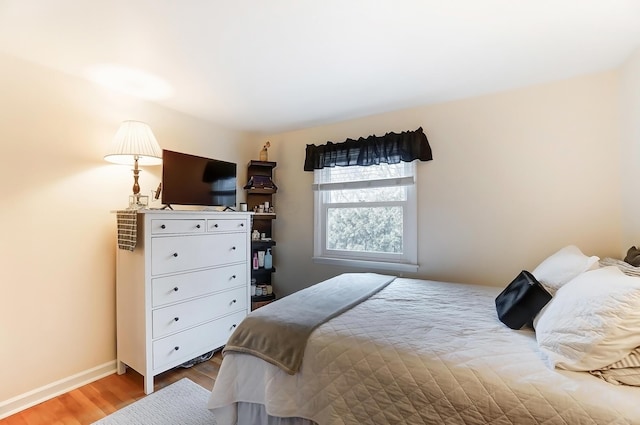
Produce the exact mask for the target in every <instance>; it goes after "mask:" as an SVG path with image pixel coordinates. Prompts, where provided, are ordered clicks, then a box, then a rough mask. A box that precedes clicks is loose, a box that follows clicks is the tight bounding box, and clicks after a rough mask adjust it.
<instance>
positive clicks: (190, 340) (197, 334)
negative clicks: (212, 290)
mask: <svg viewBox="0 0 640 425" xmlns="http://www.w3.org/2000/svg"><path fill="white" fill-rule="evenodd" d="M246 315H247V312H246V311H241V312H238V313H234V314H231V315H229V316H225V317H221V318H220V319H218V320H214V321H212V322H208V323H205V324H202V325H200V326H197V327H195V328H191V329H188V330H186V331H184V332H180V333H178V334H175V335H171V336H168V337H166V338H161V339H159V340H157V341H154V342H153V368H154V369H160V368H166V367H167V366H168V367H172V366H177V365H179V364H181V363H184V362H185V361H187V360H191V359H192V358H194V357H196V356H199V355H201V354H204V353H206V352H207V351H211V350H214V349H216V348H219V347H222V346H223V345H225V344H226V343H227V340H228V339H229V337H230V336H231V334H232V333H233V331H234V330H235V328H236V326H238V324H240V322H241V321H242V319H244V318H245V316H246Z"/></svg>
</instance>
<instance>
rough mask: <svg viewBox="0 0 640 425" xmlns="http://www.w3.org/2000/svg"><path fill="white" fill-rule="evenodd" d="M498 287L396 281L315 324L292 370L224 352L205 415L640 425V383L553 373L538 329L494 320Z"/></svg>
mask: <svg viewBox="0 0 640 425" xmlns="http://www.w3.org/2000/svg"><path fill="white" fill-rule="evenodd" d="M500 289H501V288H489V287H481V286H475V285H463V284H452V283H442V282H433V281H424V280H414V279H403V278H398V279H396V280H395V281H394V282H392V283H391V284H390V285H389V286H388V287H387V288H385V289H383V290H382V291H380V292H379V293H378V294H376V295H374V296H372V297H371V298H370V299H368V300H366V301H365V302H363V303H361V304H360V305H358V306H356V307H354V308H352V309H351V310H349V311H347V312H345V313H343V314H342V315H340V316H338V317H336V318H334V319H332V320H330V321H329V322H327V323H325V324H324V325H322V326H320V327H319V328H318V329H316V330H315V331H314V332H313V333H312V335H311V339H310V340H309V343H308V345H307V348H306V351H305V357H304V360H303V363H302V368H301V370H300V372H299V373H298V374H296V375H288V374H287V373H285V372H283V371H282V370H280V369H278V368H277V367H276V366H273V365H271V364H268V363H266V362H264V361H262V360H260V359H258V358H255V357H253V356H250V355H247V354H233V353H230V354H228V355H226V356H225V358H224V360H223V363H222V367H221V369H220V373H219V375H218V378H217V380H216V383H215V386H214V388H213V391H212V394H211V397H210V400H209V408H211V409H212V410H213V411H214V413H215V414H216V417H217V422H218V425H225V424H234V423H235V417H234V415H235V413H234V412H235V410H234V409H235V407H234V403H235V402H237V401H245V402H253V403H260V404H264V405H265V406H266V408H267V412H269V414H271V415H274V416H281V417H292V416H293V417H303V418H307V419H311V420H313V421H315V422H317V423H318V424H320V425H342V424H353V425H355V424H598V425H603V424H640V388H637V387H626V386H616V385H612V384H609V383H607V382H604V381H602V380H600V379H598V378H596V377H594V376H591V375H589V374H588V373H584V372H570V371H561V370H551V369H548V368H547V367H546V366H545V363H544V361H543V358H542V355H541V353H540V352H539V350H538V348H537V345H536V339H535V335H534V334H533V331H531V330H521V331H513V330H511V329H509V328H507V327H506V326H504V325H503V324H502V323H500V322H499V321H498V319H497V316H496V313H495V304H494V298H495V296H496V295H497V293H498V292H499V291H500ZM240 425H247V424H240Z"/></svg>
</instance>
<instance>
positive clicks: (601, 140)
mask: <svg viewBox="0 0 640 425" xmlns="http://www.w3.org/2000/svg"><path fill="white" fill-rule="evenodd" d="M420 126H422V127H423V128H424V130H425V132H426V134H427V136H428V138H429V140H430V143H431V146H432V148H433V155H434V160H433V161H431V162H427V163H420V164H419V166H418V173H419V176H418V184H419V186H418V204H419V214H418V216H419V224H418V229H417V231H418V240H419V244H418V256H419V261H418V262H419V264H420V268H419V271H418V273H416V274H415V275H410V276H419V277H423V278H432V279H441V280H449V281H464V282H474V283H480V284H489V285H497V286H503V285H505V284H506V283H508V281H509V280H510V279H511V278H513V277H514V276H515V275H516V273H517V272H518V271H520V270H521V269H533V268H534V267H535V266H536V265H537V264H538V263H539V262H540V261H541V260H542V259H544V258H545V257H546V256H548V255H549V254H551V253H553V252H554V251H555V250H557V249H559V248H561V247H563V246H564V245H567V244H577V245H578V246H579V247H580V248H581V249H583V250H584V251H585V252H586V253H589V254H595V255H599V256H607V255H616V254H619V251H620V244H621V226H620V214H621V202H620V188H619V186H620V185H619V181H620V173H619V164H620V150H619V142H618V139H619V130H618V128H619V127H618V103H617V74H616V73H615V72H608V73H603V74H598V75H592V76H587V77H582V78H576V79H572V80H568V81H561V82H556V83H553V84H547V85H542V86H537V87H531V88H527V89H522V90H514V91H509V92H505V93H498V94H493V95H488V96H483V97H477V98H473V99H467V100H461V101H456V102H450V103H446V104H439V105H434V106H425V107H420V108H415V109H409V110H404V111H399V112H395V113H388V114H382V115H378V116H372V117H367V118H363V119H358V120H352V121H348V122H343V123H339V124H334V125H328V126H322V127H315V128H309V129H305V130H300V131H295V132H289V133H285V134H277V135H272V136H270V137H269V140H270V141H271V143H272V146H273V147H272V152H271V159H272V160H275V161H277V162H278V166H277V168H276V182H277V183H278V184H279V187H280V189H279V190H278V193H277V195H276V200H275V202H274V204H275V205H276V207H278V210H277V212H278V218H277V220H276V222H275V226H276V227H275V236H276V239H277V242H278V245H277V247H276V250H275V254H276V255H275V256H274V262H275V264H276V266H277V270H278V271H277V273H276V274H275V275H274V278H275V282H276V285H277V288H278V290H279V291H280V292H281V293H283V294H286V293H291V292H293V291H296V290H298V289H300V288H303V287H306V286H308V285H310V284H312V283H314V282H317V281H319V280H321V279H324V278H326V277H329V276H332V275H334V274H336V273H338V272H341V271H358V270H357V269H346V268H344V269H340V268H337V267H329V266H325V265H319V264H314V263H313V262H312V261H311V256H312V249H313V246H312V232H313V198H312V193H311V189H310V187H311V183H312V177H313V176H312V173H305V172H303V171H302V166H303V162H304V150H305V146H306V144H322V143H325V142H326V141H334V142H340V141H343V140H344V139H346V138H348V137H350V138H357V137H360V136H368V135H370V134H378V135H381V134H384V133H385V132H388V131H402V130H414V129H416V128H418V127H420Z"/></svg>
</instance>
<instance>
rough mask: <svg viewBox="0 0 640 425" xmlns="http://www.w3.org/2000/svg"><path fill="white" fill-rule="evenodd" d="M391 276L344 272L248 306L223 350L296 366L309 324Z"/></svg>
mask: <svg viewBox="0 0 640 425" xmlns="http://www.w3.org/2000/svg"><path fill="white" fill-rule="evenodd" d="M394 279H395V277H394V276H386V275H379V274H375V273H346V274H342V275H339V276H336V277H334V278H331V279H329V280H325V281H324V282H320V283H318V284H316V285H313V286H311V287H309V288H306V289H303V290H301V291H298V292H296V293H294V294H291V295H289V296H287V297H285V298H282V299H280V300H277V301H276V302H273V303H271V304H268V305H266V306H264V307H262V308H259V309H257V310H255V311H253V312H251V313H250V314H249V315H248V316H247V317H246V318H245V319H244V320H243V321H242V322H241V323H240V325H238V328H236V330H235V332H234V333H233V334H232V335H231V338H229V341H228V342H227V345H226V346H225V348H224V350H223V353H227V352H230V351H233V352H238V353H247V354H252V355H254V356H257V357H259V358H261V359H263V360H265V361H267V362H269V363H272V364H274V365H276V366H278V367H280V368H281V369H283V370H284V371H286V372H287V373H289V374H290V375H293V374H295V373H296V372H298V370H299V369H300V365H301V364H302V357H303V355H304V350H305V348H306V346H307V340H308V338H309V335H310V334H311V332H313V330H314V329H315V328H317V327H318V326H320V325H321V324H323V323H325V322H327V321H328V320H330V319H332V318H333V317H336V316H337V315H339V314H341V313H343V312H345V311H347V310H348V309H350V308H352V307H353V306H355V305H357V304H359V303H360V302H362V301H364V300H365V299H367V298H369V297H370V296H371V295H373V294H375V293H376V292H378V291H380V290H381V289H382V288H384V287H385V286H387V285H388V284H389V283H391V282H392V281H393V280H394Z"/></svg>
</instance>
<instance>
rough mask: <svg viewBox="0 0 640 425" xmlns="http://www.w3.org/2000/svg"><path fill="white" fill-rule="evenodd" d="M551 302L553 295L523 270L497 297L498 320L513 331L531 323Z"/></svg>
mask: <svg viewBox="0 0 640 425" xmlns="http://www.w3.org/2000/svg"><path fill="white" fill-rule="evenodd" d="M550 300H551V294H550V293H548V292H547V290H546V289H544V288H543V287H542V285H541V284H540V282H538V281H537V280H536V278H535V277H534V276H533V275H532V274H531V273H529V272H528V271H526V270H523V271H521V272H520V274H518V276H517V277H516V278H515V279H514V280H513V281H512V282H511V283H510V284H509V285H507V287H506V288H504V290H503V291H502V292H501V293H500V295H498V296H497V297H496V310H497V312H498V318H499V319H500V321H501V322H502V323H504V324H505V325H507V326H509V327H510V328H511V329H520V328H521V327H523V326H524V325H525V324H527V323H530V322H531V321H532V320H533V318H534V317H535V316H536V314H538V312H539V311H540V310H542V307H544V306H545V305H546V304H547V303H548V302H549V301H550Z"/></svg>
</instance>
